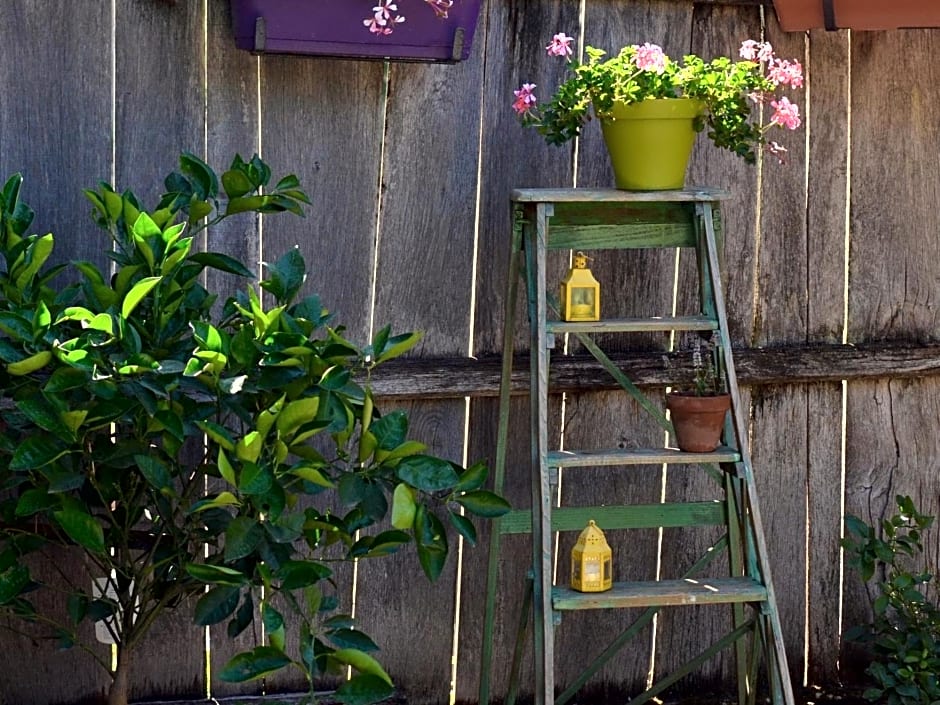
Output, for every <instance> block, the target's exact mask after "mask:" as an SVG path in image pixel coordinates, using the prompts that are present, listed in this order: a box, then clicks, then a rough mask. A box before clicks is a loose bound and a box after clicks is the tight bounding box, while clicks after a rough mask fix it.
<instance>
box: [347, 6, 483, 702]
mask: <svg viewBox="0 0 940 705" xmlns="http://www.w3.org/2000/svg"><path fill="white" fill-rule="evenodd" d="M416 11H419V12H427V11H429V10H428V8H416ZM482 36H483V35H480V37H481V38H482ZM483 44H484V42H483V41H480V42H479V43H476V44H475V47H474V52H473V55H472V56H471V58H470V59H469V60H468V61H466V62H462V63H459V64H455V65H415V64H399V63H393V64H391V66H390V69H389V92H388V105H387V120H388V122H387V129H386V133H385V134H386V141H385V145H384V165H383V174H382V201H381V204H382V210H381V228H380V231H379V239H378V248H379V250H378V257H377V259H376V262H377V270H376V273H375V289H376V291H375V308H374V318H375V327H376V328H379V327H381V326H385V325H391V326H392V329H393V331H396V330H397V331H403V330H423V331H424V338H423V339H422V341H421V342H420V343H419V345H418V349H416V350H415V351H414V353H413V354H420V355H426V356H430V355H462V354H466V351H467V347H468V342H469V335H470V330H469V324H470V319H471V310H470V306H471V302H472V287H473V259H474V230H475V222H474V221H475V216H476V199H477V172H478V164H479V162H478V160H479V139H480V104H481V92H482V82H483V60H482V56H483ZM454 86H459V89H455V88H454ZM408 414H409V419H410V425H411V428H412V429H413V436H414V437H415V438H418V439H420V440H422V441H425V442H428V443H429V447H430V448H431V452H433V453H435V454H437V455H440V456H441V457H445V458H449V459H452V460H457V461H460V460H461V459H462V457H463V451H464V448H463V436H464V417H465V405H464V402H463V400H447V401H439V402H438V401H435V402H414V403H412V404H409V405H408ZM456 549H457V546H456V542H454V544H452V545H451V546H450V550H451V552H452V555H451V556H450V557H449V561H448V566H447V567H446V568H445V572H444V573H443V574H442V575H441V577H440V578H439V579H438V581H437V583H436V584H433V585H432V584H430V583H429V582H428V581H427V579H426V578H425V577H424V575H423V574H422V572H421V570H420V567H419V565H418V564H417V562H416V561H414V560H395V561H383V562H380V563H379V562H369V561H364V562H360V564H359V570H358V579H357V583H356V612H357V615H359V618H360V620H361V623H362V627H363V629H365V630H366V631H367V632H368V633H370V634H372V635H373V637H374V638H375V639H376V640H377V643H378V644H379V645H380V646H381V648H382V660H383V663H384V664H385V665H386V668H387V669H388V671H389V674H390V675H391V676H392V678H393V680H394V681H395V682H396V684H397V686H398V687H399V688H400V689H401V691H402V692H404V693H405V694H407V697H408V699H409V702H413V703H415V704H416V705H421V704H422V703H439V702H445V701H446V700H448V699H449V697H450V691H451V654H452V652H453V641H454V630H453V626H454V619H455V595H456V582H455V581H456V577H457V558H458V557H457V550H456ZM391 586H394V590H395V593H396V596H397V599H398V600H400V603H399V604H401V605H402V606H403V607H405V606H407V607H408V608H410V610H414V612H412V613H411V614H410V615H409V617H407V618H404V619H403V617H404V613H398V612H395V611H394V610H389V609H388V605H387V602H388V597H387V595H388V591H389V588H390V587H391ZM418 642H420V643H421V644H422V649H421V651H420V654H419V653H416V651H415V649H414V644H415V643H418ZM415 659H417V660H415ZM419 662H420V663H421V664H422V666H421V667H419V666H418V663H419Z"/></svg>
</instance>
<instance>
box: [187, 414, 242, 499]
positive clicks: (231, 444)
mask: <svg viewBox="0 0 940 705" xmlns="http://www.w3.org/2000/svg"><path fill="white" fill-rule="evenodd" d="M196 426H197V427H198V428H199V430H200V431H202V432H203V433H205V434H206V435H207V436H208V437H209V438H210V439H211V440H212V441H214V442H215V443H218V444H219V446H220V447H221V448H223V449H225V450H234V449H235V440H234V439H233V438H232V437H231V435H229V432H228V430H227V429H226V428H225V427H224V426H220V425H219V424H217V423H213V422H212V421H197V422H196ZM232 484H235V483H234V482H233V483H232Z"/></svg>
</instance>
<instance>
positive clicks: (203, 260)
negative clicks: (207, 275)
mask: <svg viewBox="0 0 940 705" xmlns="http://www.w3.org/2000/svg"><path fill="white" fill-rule="evenodd" d="M188 261H190V262H195V263H196V264H201V265H202V266H203V267H212V268H213V269H218V270H219V271H220V272H227V273H229V274H237V275H238V276H240V277H248V278H254V276H255V274H254V272H252V271H251V270H250V269H248V268H247V267H246V266H245V265H244V264H242V263H241V262H239V261H238V260H237V259H235V258H233V257H229V256H228V255H223V254H221V253H219V252H197V253H196V254H194V255H190V256H189V260H188Z"/></svg>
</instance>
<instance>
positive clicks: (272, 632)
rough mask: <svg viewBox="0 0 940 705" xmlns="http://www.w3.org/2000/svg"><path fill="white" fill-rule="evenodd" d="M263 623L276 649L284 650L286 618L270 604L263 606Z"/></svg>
mask: <svg viewBox="0 0 940 705" xmlns="http://www.w3.org/2000/svg"><path fill="white" fill-rule="evenodd" d="M261 623H262V625H263V626H264V631H265V634H267V635H268V639H269V640H270V641H271V645H272V646H274V647H275V648H277V649H279V650H281V651H283V650H284V617H283V616H282V615H281V613H280V612H278V611H277V610H276V609H274V607H272V606H271V604H270V603H269V602H264V603H262V605H261Z"/></svg>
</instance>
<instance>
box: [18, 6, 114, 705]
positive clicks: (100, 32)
mask: <svg viewBox="0 0 940 705" xmlns="http://www.w3.org/2000/svg"><path fill="white" fill-rule="evenodd" d="M52 27H54V31H51V28H52ZM110 33H111V13H110V6H109V4H108V3H102V2H99V1H98V0H54V1H52V2H36V1H35V0H21V1H20V2H6V3H2V4H0V44H2V46H3V47H4V59H3V61H2V62H0V85H3V86H4V97H3V99H2V100H0V144H2V145H3V148H2V150H0V178H2V179H3V180H4V181H5V180H6V178H7V177H8V176H10V175H12V174H13V173H14V172H22V174H23V176H24V178H25V181H24V184H23V189H22V194H21V195H22V199H23V201H25V202H26V203H28V204H29V205H30V206H32V207H33V209H34V210H35V212H36V218H35V220H34V221H33V227H32V228H31V230H30V232H36V233H39V234H45V233H47V232H52V233H53V235H54V236H55V238H56V251H55V254H54V259H56V260H58V261H66V260H68V259H72V258H76V257H81V258H83V259H88V260H92V261H95V262H97V263H98V264H99V265H101V264H103V263H104V261H105V260H104V256H103V252H104V248H105V247H106V240H105V238H106V235H104V234H103V233H102V232H101V231H99V230H97V229H96V228H95V226H94V225H93V224H92V223H91V221H90V220H89V219H88V211H89V209H90V206H89V203H88V201H87V200H85V197H84V196H83V195H82V189H83V188H86V187H91V186H94V184H95V183H97V182H98V181H99V180H102V179H108V178H109V174H110V171H111V149H110V144H111V90H110V85H111V62H110V47H111V39H110ZM99 253H100V254H99ZM53 562H54V564H55V565H56V566H57V568H58V569H59V570H61V571H63V572H64V573H65V574H66V575H68V576H69V577H70V579H71V580H74V581H76V582H77V583H79V584H81V585H88V584H89V582H90V580H91V577H90V575H89V573H88V570H87V569H86V566H85V565H84V564H83V561H82V556H81V554H79V553H76V552H68V551H64V550H55V551H52V552H51V555H50V557H49V558H48V559H47V560H40V561H38V562H37V564H36V565H35V566H34V569H35V574H36V575H37V577H39V578H40V579H48V580H50V582H52V583H53V584H57V583H60V580H59V578H58V577H57V574H56V572H55V571H54V570H53V569H52V565H53ZM35 602H36V604H37V606H39V608H40V609H49V610H58V613H59V615H60V616H61V617H62V618H65V597H64V595H59V594H54V591H47V594H44V595H38V594H37V596H36V597H35ZM6 626H7V624H6V623H3V624H0V654H2V656H0V671H2V672H3V674H4V676H3V677H2V678H0V702H7V703H17V704H19V705H44V704H45V703H49V702H64V701H72V700H76V699H81V698H88V699H91V698H96V697H102V696H103V693H104V692H105V691H106V689H107V687H108V684H109V678H108V675H107V673H106V672H105V671H104V670H103V669H102V668H100V667H99V666H98V665H97V664H96V663H95V662H94V661H93V660H92V658H91V657H90V656H89V655H88V654H86V653H84V652H82V651H81V650H80V649H78V648H73V649H71V650H69V651H59V650H58V649H57V648H56V646H55V641H54V640H40V641H36V640H33V639H31V638H29V637H27V636H21V635H19V634H17V633H16V632H12V631H8V630H7V629H6V628H5V627H6ZM10 626H12V627H13V628H15V629H22V628H23V627H24V624H23V623H22V622H11V623H10ZM27 631H32V630H31V629H27ZM80 633H81V636H82V638H83V640H84V641H86V642H87V643H88V644H89V646H90V648H92V650H93V651H94V652H95V653H96V654H98V655H99V656H101V657H102V658H104V659H105V661H107V660H108V659H109V649H108V647H107V646H104V645H101V644H97V643H96V642H95V640H94V628H93V627H92V625H90V624H85V625H84V626H83V627H82V629H81V630H80ZM63 674H65V676H66V677H63Z"/></svg>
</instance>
